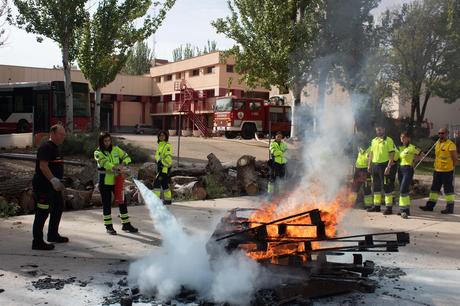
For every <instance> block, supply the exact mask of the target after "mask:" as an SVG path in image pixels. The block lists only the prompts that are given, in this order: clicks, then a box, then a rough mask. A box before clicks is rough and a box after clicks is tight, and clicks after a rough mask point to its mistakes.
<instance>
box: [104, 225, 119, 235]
mask: <svg viewBox="0 0 460 306" xmlns="http://www.w3.org/2000/svg"><path fill="white" fill-rule="evenodd" d="M105 230H106V232H107V234H109V235H116V234H117V231H116V230H114V229H113V225H112V224H109V225H106V226H105Z"/></svg>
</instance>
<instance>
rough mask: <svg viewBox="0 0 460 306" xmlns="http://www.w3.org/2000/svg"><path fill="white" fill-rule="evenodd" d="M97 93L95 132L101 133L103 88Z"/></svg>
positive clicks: (98, 89) (94, 120) (94, 119)
mask: <svg viewBox="0 0 460 306" xmlns="http://www.w3.org/2000/svg"><path fill="white" fill-rule="evenodd" d="M95 91H96V98H95V101H94V118H93V132H99V131H100V129H101V88H97V89H96V90H95Z"/></svg>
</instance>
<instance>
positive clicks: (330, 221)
mask: <svg viewBox="0 0 460 306" xmlns="http://www.w3.org/2000/svg"><path fill="white" fill-rule="evenodd" d="M311 189H315V188H310V190H311ZM315 190H320V189H319V188H318V189H315ZM296 193H297V194H294V195H293V196H291V197H290V198H289V199H288V200H287V201H286V202H281V204H279V201H276V202H271V203H265V204H264V205H262V207H261V208H260V209H258V210H257V211H256V212H254V213H253V214H252V215H251V216H250V217H249V226H250V227H257V226H260V225H263V224H266V223H270V222H271V221H273V220H277V219H282V218H284V217H287V216H292V215H295V214H297V213H302V212H306V211H310V210H315V209H319V210H320V216H321V221H322V222H323V223H324V233H325V236H326V237H327V238H332V237H335V236H336V235H337V228H336V226H337V224H338V222H339V221H340V220H341V219H342V218H343V216H344V214H345V211H346V210H347V208H349V207H351V206H352V205H353V202H352V201H351V200H350V191H349V190H345V189H344V190H342V191H341V192H339V194H338V195H337V196H336V197H335V199H333V200H332V201H328V202H327V201H324V200H322V198H321V197H320V196H318V194H317V193H316V194H315V193H314V192H310V193H309V194H308V196H307V195H306V191H299V190H298V191H297V192H296ZM296 199H304V200H302V201H298V200H296ZM314 224H315V223H314V220H312V219H311V216H310V215H302V216H299V217H297V218H294V219H288V220H286V221H284V222H283V221H282V222H278V223H274V224H269V225H267V226H266V229H267V238H268V240H270V239H272V240H273V241H274V242H268V243H267V248H266V250H262V251H261V250H259V249H257V248H256V249H254V246H251V245H249V246H248V247H247V249H245V250H246V252H247V255H248V256H249V257H251V258H253V259H256V260H260V259H269V258H273V257H276V256H280V255H289V254H294V253H298V252H300V253H301V252H303V251H305V244H304V243H303V241H309V240H315V239H316V238H319V239H321V238H325V237H317V233H318V231H317V229H318V228H317V226H316V225H314ZM296 239H298V240H299V241H300V240H302V242H292V241H293V240H296ZM283 240H284V241H289V242H285V243H283ZM310 243H311V249H312V250H314V249H318V248H319V242H317V241H311V242H310Z"/></svg>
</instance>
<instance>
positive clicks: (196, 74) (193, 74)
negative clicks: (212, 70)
mask: <svg viewBox="0 0 460 306" xmlns="http://www.w3.org/2000/svg"><path fill="white" fill-rule="evenodd" d="M199 75H200V69H193V70H192V76H199Z"/></svg>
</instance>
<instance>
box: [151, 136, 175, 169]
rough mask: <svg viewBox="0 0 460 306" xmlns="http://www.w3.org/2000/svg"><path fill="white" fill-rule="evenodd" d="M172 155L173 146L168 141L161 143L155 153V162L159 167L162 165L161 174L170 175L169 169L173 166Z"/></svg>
mask: <svg viewBox="0 0 460 306" xmlns="http://www.w3.org/2000/svg"><path fill="white" fill-rule="evenodd" d="M172 154H173V152H172V147H171V144H170V143H169V142H166V141H160V143H159V144H158V148H157V151H156V152H155V161H156V162H157V164H158V165H160V163H161V172H163V173H168V169H169V168H170V167H171V166H172Z"/></svg>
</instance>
